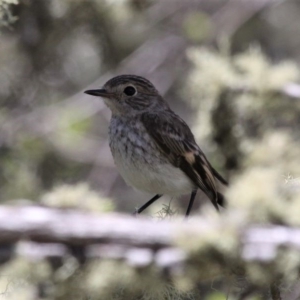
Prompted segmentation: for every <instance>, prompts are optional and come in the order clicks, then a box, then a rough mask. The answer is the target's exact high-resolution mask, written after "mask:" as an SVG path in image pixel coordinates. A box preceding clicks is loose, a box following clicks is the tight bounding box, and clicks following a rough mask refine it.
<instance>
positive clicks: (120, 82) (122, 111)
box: [85, 75, 168, 115]
mask: <svg viewBox="0 0 300 300" xmlns="http://www.w3.org/2000/svg"><path fill="white" fill-rule="evenodd" d="M85 93H86V94H89V95H92V96H98V97H102V98H103V99H104V101H105V104H106V105H107V106H108V107H109V108H110V109H111V111H112V113H113V114H115V115H134V114H137V113H141V112H144V111H147V110H149V109H150V110H151V111H152V110H155V109H166V108H168V104H167V103H166V102H165V101H164V100H163V98H162V97H161V96H160V95H159V93H158V91H157V90H156V89H155V87H154V86H153V84H152V83H151V82H150V81H149V80H147V79H145V78H143V77H140V76H136V75H120V76H117V77H114V78H112V79H110V80H108V81H107V82H106V83H105V84H104V86H103V88H101V89H95V90H87V91H85Z"/></svg>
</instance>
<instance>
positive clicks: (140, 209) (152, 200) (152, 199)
mask: <svg viewBox="0 0 300 300" xmlns="http://www.w3.org/2000/svg"><path fill="white" fill-rule="evenodd" d="M161 196H162V195H159V194H157V195H155V196H154V197H153V198H151V199H150V200H149V201H147V202H146V203H145V204H144V205H142V206H141V207H140V208H138V209H136V210H135V211H134V213H133V214H134V215H137V214H140V213H141V212H142V211H144V210H145V209H146V208H147V207H148V206H150V205H151V204H152V203H154V202H155V201H156V200H157V199H159V198H160V197H161Z"/></svg>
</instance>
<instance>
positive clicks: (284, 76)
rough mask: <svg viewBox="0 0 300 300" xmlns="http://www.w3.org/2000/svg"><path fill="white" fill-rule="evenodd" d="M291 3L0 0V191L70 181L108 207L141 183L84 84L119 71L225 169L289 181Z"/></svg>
mask: <svg viewBox="0 0 300 300" xmlns="http://www.w3.org/2000/svg"><path fill="white" fill-rule="evenodd" d="M299 15H300V2H299V1H298V0H294V1H292V0H289V1H284V0H282V1H275V0H256V1H243V0H185V1H179V0H119V1H118V0H86V1H82V0H77V1H71V0H39V1H33V0H19V1H18V0H0V20H1V21H0V24H1V27H0V70H1V71H0V101H1V107H0V165H1V168H0V199H1V201H9V200H12V199H30V200H32V201H37V200H39V199H41V198H42V197H43V195H44V194H45V193H47V192H48V191H51V190H53V189H54V188H55V187H57V186H60V185H62V184H78V183H82V182H84V183H87V184H88V185H89V186H90V187H91V189H93V190H96V191H98V192H99V193H100V195H102V197H107V198H111V199H112V200H113V201H114V203H115V205H116V210H118V211H128V212H129V211H132V210H133V208H134V207H136V206H140V205H141V204H143V203H144V202H145V201H146V200H148V199H149V198H150V197H151V196H153V195H148V194H144V193H142V192H137V191H134V190H133V189H132V188H131V187H127V186H126V184H125V183H124V181H123V179H122V178H121V177H120V176H119V175H118V172H117V170H116V168H115V166H114V163H113V159H112V156H111V154H110V150H109V144H108V134H107V131H108V124H109V120H110V111H109V110H108V109H107V108H106V107H105V105H104V103H103V102H102V101H101V100H100V99H96V98H93V97H90V96H88V95H85V94H84V93H83V91H84V90H86V89H90V88H98V87H101V86H102V85H103V84H104V83H105V82H106V80H108V79H109V78H111V77H112V76H115V75H119V74H137V75H141V76H144V77H146V78H148V79H149V80H150V81H152V82H153V83H154V84H155V85H156V87H157V89H158V90H159V91H160V92H161V94H162V95H163V96H164V97H165V98H166V99H167V101H168V102H169V104H170V106H171V107H172V109H173V110H174V111H175V112H176V113H178V114H179V115H180V116H181V117H182V118H183V119H184V120H185V121H186V122H187V123H188V124H189V125H190V126H191V127H192V130H193V132H194V134H195V137H196V139H197V141H198V142H199V145H200V146H201V148H202V149H203V150H204V152H205V153H206V154H207V156H208V158H209V159H210V161H211V162H212V164H213V165H214V166H215V168H216V169H218V170H219V171H220V173H222V174H223V175H224V177H225V178H228V179H231V180H233V182H234V181H235V178H236V177H237V176H236V175H239V174H243V172H245V170H246V169H247V168H248V167H249V166H250V165H251V166H254V165H258V164H259V166H264V167H266V168H269V169H270V170H275V169H276V172H277V173H276V174H278V176H279V177H280V178H281V180H282V181H283V182H284V180H287V181H289V180H293V182H295V180H296V179H297V176H299V167H298V166H299V164H298V162H299V158H300V155H299V150H298V149H299V125H300V124H299V123H300V101H299V99H300V86H299V85H298V82H299V68H298V66H299V63H300V38H299V36H300V18H299ZM279 161H280V163H278V162H279ZM255 174H256V173H255ZM255 177H257V176H256V175H255ZM245 180H246V181H247V182H249V178H248V177H247V179H245ZM250 181H251V180H250ZM254 184H256V182H255V183H254ZM202 197H203V195H202ZM232 197H233V198H234V195H233V196H232ZM199 198H201V195H199V196H198V201H197V204H198V205H199V203H200V202H201V201H199ZM237 198H239V196H237ZM182 199H183V201H181V202H180V203H181V205H182V206H183V207H184V208H185V207H186V205H187V203H188V196H187V197H183V198H182ZM164 201H165V203H168V202H169V201H170V199H168V198H167V197H165V198H164V200H163V201H161V202H159V204H158V205H159V206H161V205H162V203H164ZM176 203H177V202H175V203H174V205H175V206H176V205H177V204H176ZM178 209H179V210H180V207H179V208H178Z"/></svg>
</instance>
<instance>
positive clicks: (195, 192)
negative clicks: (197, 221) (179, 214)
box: [185, 189, 197, 218]
mask: <svg viewBox="0 0 300 300" xmlns="http://www.w3.org/2000/svg"><path fill="white" fill-rule="evenodd" d="M196 194H197V189H196V190H193V191H192V194H191V198H190V202H189V206H188V208H187V211H186V214H185V217H186V218H187V217H188V216H189V214H190V212H191V209H192V207H193V204H194V200H195V197H196Z"/></svg>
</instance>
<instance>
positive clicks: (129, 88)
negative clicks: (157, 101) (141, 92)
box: [124, 86, 136, 96]
mask: <svg viewBox="0 0 300 300" xmlns="http://www.w3.org/2000/svg"><path fill="white" fill-rule="evenodd" d="M135 93H136V89H135V88H134V87H133V86H127V87H126V88H125V89H124V94H125V95H127V96H133V95H134V94H135Z"/></svg>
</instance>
